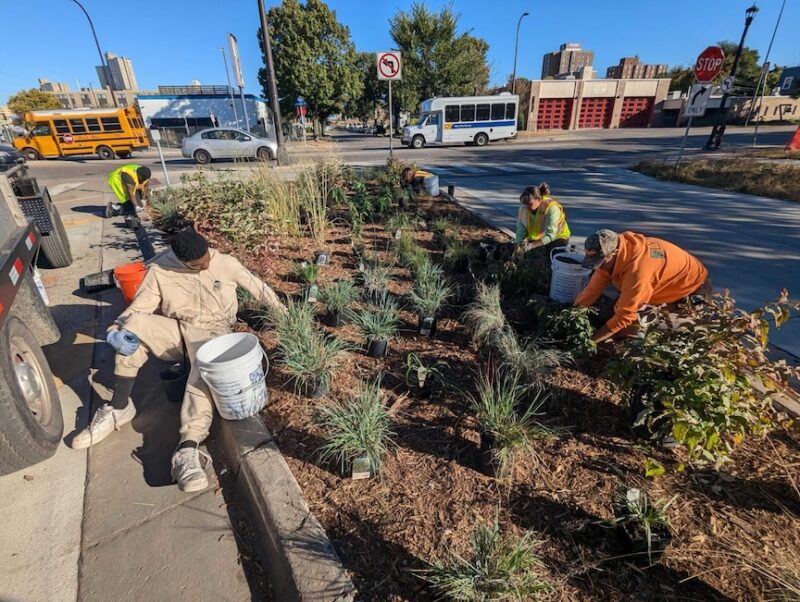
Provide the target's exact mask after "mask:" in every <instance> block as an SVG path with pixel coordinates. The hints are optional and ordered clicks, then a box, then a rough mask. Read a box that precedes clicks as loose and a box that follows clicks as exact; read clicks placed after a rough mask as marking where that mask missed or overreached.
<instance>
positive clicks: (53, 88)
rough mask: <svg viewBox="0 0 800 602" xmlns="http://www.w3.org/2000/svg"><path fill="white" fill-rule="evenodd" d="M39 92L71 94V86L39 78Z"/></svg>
mask: <svg viewBox="0 0 800 602" xmlns="http://www.w3.org/2000/svg"><path fill="white" fill-rule="evenodd" d="M39 90H40V91H41V92H69V84H65V83H63V82H51V81H50V80H48V79H43V78H41V77H40V78H39Z"/></svg>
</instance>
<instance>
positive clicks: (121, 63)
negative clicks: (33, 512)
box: [96, 52, 139, 90]
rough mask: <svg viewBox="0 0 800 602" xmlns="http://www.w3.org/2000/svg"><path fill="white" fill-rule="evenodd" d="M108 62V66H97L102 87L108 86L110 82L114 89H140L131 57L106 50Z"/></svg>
mask: <svg viewBox="0 0 800 602" xmlns="http://www.w3.org/2000/svg"><path fill="white" fill-rule="evenodd" d="M106 63H107V64H108V67H105V66H103V65H98V66H97V67H96V69H97V77H99V78H100V86H101V87H103V88H107V87H108V86H109V84H110V85H111V89H112V90H138V89H139V86H138V85H137V83H136V74H135V73H134V72H133V63H132V62H131V60H130V59H126V58H125V57H122V56H117V55H115V54H112V53H110V52H106Z"/></svg>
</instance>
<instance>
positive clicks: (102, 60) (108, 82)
mask: <svg viewBox="0 0 800 602" xmlns="http://www.w3.org/2000/svg"><path fill="white" fill-rule="evenodd" d="M72 1H73V2H74V3H75V4H77V5H78V7H79V8H80V9H81V10H82V11H83V14H84V15H86V18H87V19H88V21H89V27H90V28H91V29H92V36H93V37H94V45H95V46H97V54H98V55H100V65H101V66H102V67H103V72H104V73H105V76H106V87H107V88H108V93H109V94H110V95H111V104H112V105H113V106H115V107H116V106H117V99H116V98H115V97H114V89H113V88H112V87H111V71H110V70H109V68H108V65H107V64H106V59H105V57H104V56H103V51H102V50H100V42H99V41H98V39H97V32H96V31H95V30H94V23H92V18H91V17H90V16H89V13H88V12H86V9H85V8H83V4H81V3H80V2H79V1H78V0H72ZM101 83H102V82H101Z"/></svg>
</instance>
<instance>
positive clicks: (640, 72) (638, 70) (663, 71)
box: [606, 56, 667, 79]
mask: <svg viewBox="0 0 800 602" xmlns="http://www.w3.org/2000/svg"><path fill="white" fill-rule="evenodd" d="M666 76H667V66H666V65H656V64H645V63H642V62H641V61H640V60H639V57H638V56H626V57H623V58H621V59H619V65H614V66H613V67H609V68H608V69H607V70H606V78H607V79H658V78H660V77H666Z"/></svg>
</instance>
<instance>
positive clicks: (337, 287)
mask: <svg viewBox="0 0 800 602" xmlns="http://www.w3.org/2000/svg"><path fill="white" fill-rule="evenodd" d="M357 299H358V289H357V288H356V286H355V285H354V284H353V282H352V281H350V280H339V281H338V282H337V283H336V284H332V285H330V286H326V287H325V288H323V289H322V291H321V293H320V300H321V301H322V304H323V305H324V306H325V309H326V310H327V312H328V323H329V325H330V326H334V327H335V326H338V325H339V321H340V319H341V316H342V315H343V314H344V313H345V312H346V311H347V310H348V309H349V308H350V306H351V305H352V304H353V303H355V302H356V300H357Z"/></svg>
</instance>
